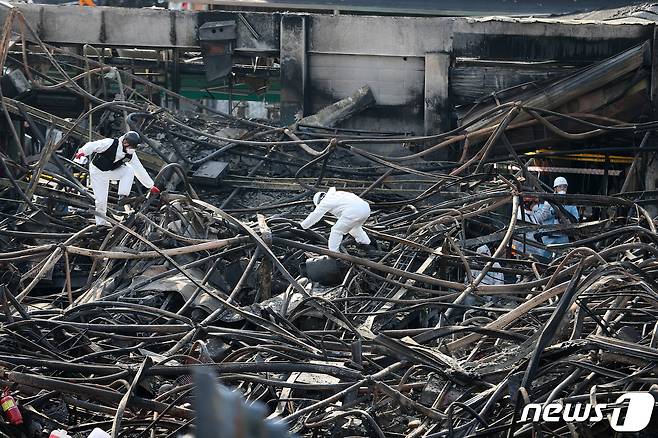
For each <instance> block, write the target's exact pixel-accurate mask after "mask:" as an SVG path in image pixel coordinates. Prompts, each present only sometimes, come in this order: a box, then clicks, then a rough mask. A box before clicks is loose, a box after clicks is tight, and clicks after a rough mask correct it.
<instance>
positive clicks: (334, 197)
mask: <svg viewBox="0 0 658 438" xmlns="http://www.w3.org/2000/svg"><path fill="white" fill-rule="evenodd" d="M313 203H314V204H315V210H313V211H312V212H311V214H309V215H308V217H307V218H306V219H304V221H302V222H301V224H300V225H301V226H302V228H303V229H305V230H306V229H308V228H310V227H312V226H313V225H315V224H316V223H317V222H318V221H319V220H320V219H322V217H323V216H324V215H325V214H326V213H331V214H332V215H333V216H335V217H337V218H338V220H337V221H336V223H335V224H334V226H333V227H331V233H330V234H329V249H330V250H331V251H338V250H339V248H340V243H341V242H342V241H343V236H344V235H345V234H347V233H349V234H350V235H352V237H354V240H356V242H357V243H360V244H362V245H370V238H369V237H368V235H367V234H366V232H365V231H364V230H363V224H364V223H365V222H366V220H368V217H370V205H368V203H367V202H366V201H364V200H363V199H361V198H359V197H358V196H357V195H355V194H354V193H349V192H342V191H338V190H336V188H335V187H332V188H330V189H329V190H328V191H327V192H326V193H325V192H318V193H316V194H315V195H314V196H313Z"/></svg>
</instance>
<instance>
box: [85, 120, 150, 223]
mask: <svg viewBox="0 0 658 438" xmlns="http://www.w3.org/2000/svg"><path fill="white" fill-rule="evenodd" d="M140 142H141V139H140V137H139V134H138V133H137V132H135V131H128V132H127V133H125V134H124V135H122V136H121V137H119V138H104V139H102V140H97V141H90V142H88V143H85V145H84V146H82V147H81V148H80V149H79V150H78V152H77V153H76V154H75V161H76V162H78V163H81V164H84V163H85V162H86V161H87V157H91V162H90V163H89V182H90V184H91V188H92V190H93V192H94V199H95V201H96V211H97V212H99V213H102V214H103V215H105V214H106V213H107V195H108V192H109V187H110V181H118V182H119V197H123V196H128V195H129V194H130V189H131V188H132V185H133V180H134V178H135V177H137V179H138V180H139V182H140V183H142V185H143V186H144V187H146V188H147V189H149V190H150V192H151V193H152V194H158V193H160V189H158V188H157V187H156V186H155V185H154V183H153V179H151V177H150V176H149V174H148V172H146V169H144V166H143V165H142V163H141V161H139V158H138V157H137V154H136V153H135V147H136V146H137V145H138V144H139V143H140ZM96 225H107V221H106V220H105V219H104V218H103V217H101V216H96Z"/></svg>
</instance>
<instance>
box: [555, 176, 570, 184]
mask: <svg viewBox="0 0 658 438" xmlns="http://www.w3.org/2000/svg"><path fill="white" fill-rule="evenodd" d="M568 185H569V183H568V182H567V179H566V178H565V177H563V176H558V177H557V178H555V181H553V187H557V186H568Z"/></svg>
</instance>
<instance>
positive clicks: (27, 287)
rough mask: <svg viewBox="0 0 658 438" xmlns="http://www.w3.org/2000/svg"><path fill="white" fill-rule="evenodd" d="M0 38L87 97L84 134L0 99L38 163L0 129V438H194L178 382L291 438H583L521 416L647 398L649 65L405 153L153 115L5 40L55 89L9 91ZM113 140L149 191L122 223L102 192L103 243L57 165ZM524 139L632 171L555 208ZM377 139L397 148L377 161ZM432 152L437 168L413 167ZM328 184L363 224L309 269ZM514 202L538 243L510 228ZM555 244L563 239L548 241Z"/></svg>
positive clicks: (586, 427)
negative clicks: (597, 145)
mask: <svg viewBox="0 0 658 438" xmlns="http://www.w3.org/2000/svg"><path fill="white" fill-rule="evenodd" d="M8 20H19V21H20V20H21V16H20V14H19V13H18V12H13V13H12V14H10V16H9V18H8ZM3 29H4V35H3V40H2V41H1V42H0V48H2V49H3V50H2V52H1V53H2V54H3V56H2V57H0V59H2V60H5V65H6V66H8V67H12V68H13V71H21V72H22V75H23V76H24V77H25V80H26V81H27V84H28V87H31V88H32V89H33V90H38V89H43V88H44V87H57V88H62V89H65V90H66V91H67V92H68V93H70V94H71V95H72V96H77V97H79V98H83V99H88V100H89V102H91V106H92V109H91V115H92V119H91V120H92V124H91V126H89V125H88V124H87V125H85V123H87V121H88V120H89V115H90V114H88V113H84V114H82V115H80V116H79V117H77V118H76V119H73V120H65V119H63V118H60V117H57V116H55V115H53V114H48V113H45V112H44V111H42V110H39V109H37V108H35V107H33V106H30V105H28V104H26V103H25V102H23V101H21V96H20V94H18V95H15V96H13V97H7V96H5V97H3V98H2V105H3V110H4V117H5V121H6V122H9V121H10V120H11V121H12V122H13V121H20V123H24V124H25V125H24V127H25V128H26V129H28V130H29V131H30V132H31V133H32V136H33V138H36V139H38V141H39V142H40V145H41V148H40V149H39V150H38V151H36V152H37V153H36V154H30V153H27V152H26V150H25V148H24V144H23V142H21V141H20V138H18V137H19V134H18V132H15V131H14V130H13V129H12V128H11V127H12V126H14V124H13V123H12V124H10V123H5V125H4V126H3V133H5V134H6V135H7V136H8V137H7V138H9V141H5V143H4V144H5V145H9V146H7V147H5V148H4V150H3V151H2V170H1V171H0V172H1V175H2V179H0V186H1V187H2V189H1V192H0V198H1V201H0V215H1V216H2V218H1V219H0V248H2V249H1V252H0V299H1V300H2V309H3V312H2V314H1V315H0V321H1V323H2V326H1V327H0V365H1V371H2V375H0V382H1V383H2V384H3V385H4V386H6V387H7V388H8V393H10V394H11V395H12V396H13V397H14V398H15V399H16V400H18V409H19V410H20V412H21V415H22V424H11V421H10V417H9V416H5V417H4V421H3V422H0V432H1V433H2V434H4V435H6V436H29V437H32V436H42V435H43V434H44V433H46V434H47V433H48V432H50V431H51V430H56V429H63V430H66V431H68V433H69V434H70V435H71V436H88V435H89V433H90V432H92V430H94V429H95V428H100V429H102V430H105V431H107V432H109V433H110V434H111V435H112V436H119V435H121V436H131V437H143V436H148V435H150V436H177V435H178V434H184V433H190V434H195V433H199V434H201V433H202V431H207V430H211V431H212V430H213V429H212V424H210V426H209V424H208V423H207V422H210V421H211V420H212V419H211V418H208V415H206V414H205V412H207V411H208V409H207V407H208V406H206V405H203V404H204V402H206V401H207V400H206V399H205V398H204V399H199V397H212V395H208V394H207V393H208V392H209V391H206V390H207V389H208V388H205V387H204V388H199V387H196V386H195V384H194V382H193V380H192V375H193V374H194V373H195V372H199V371H200V370H201V369H204V370H212V372H213V373H214V374H213V375H216V376H217V378H218V380H219V381H220V382H221V383H223V384H224V385H226V386H228V387H231V388H233V389H235V390H236V391H237V392H239V393H240V394H241V395H242V396H244V397H245V398H246V399H247V400H248V402H249V403H251V402H254V401H259V402H260V403H262V405H263V406H264V410H263V411H262V412H261V414H262V415H261V417H262V416H266V417H268V418H269V419H271V420H276V421H279V422H283V424H285V426H286V428H287V429H288V430H289V431H291V432H293V433H295V434H297V435H300V436H355V435H358V436H387V437H398V436H408V437H415V436H427V437H440V436H460V437H465V436H512V435H514V436H532V435H533V434H539V433H544V432H545V433H546V434H552V435H553V436H554V435H557V436H573V435H582V436H605V435H610V434H612V433H613V432H612V430H611V425H610V423H609V422H608V421H607V420H604V421H598V422H589V421H584V422H580V423H579V422H575V423H574V422H565V421H563V420H558V421H557V422H555V423H549V422H546V423H541V424H540V423H532V422H530V421H528V419H527V418H525V419H524V418H523V415H522V412H523V407H524V406H525V405H526V404H528V403H550V402H552V401H559V402H561V403H576V402H586V401H589V400H591V399H594V400H596V401H597V402H598V403H608V404H609V406H610V409H612V403H613V402H614V401H615V400H617V398H618V397H619V396H620V395H621V394H623V393H624V392H626V391H644V392H649V393H651V394H654V395H655V394H656V392H657V387H656V386H655V382H656V375H655V374H656V373H655V363H656V361H658V322H657V318H656V314H657V311H656V308H657V302H656V293H657V292H658V285H657V284H656V275H657V272H658V264H657V259H656V256H657V255H658V249H657V248H656V241H657V239H658V235H657V233H656V220H655V218H654V217H653V216H652V215H651V214H650V213H649V212H648V211H647V208H645V206H647V207H650V206H651V205H650V202H651V201H649V202H647V201H646V198H645V196H646V195H647V194H646V193H639V192H641V191H642V182H641V180H640V179H639V178H638V177H637V176H638V173H639V172H641V168H642V166H644V165H646V159H647V156H645V153H646V152H650V151H655V148H653V147H652V146H651V144H653V143H652V139H651V137H652V136H655V133H653V131H655V130H656V128H657V125H656V122H653V121H643V120H642V119H641V117H640V116H641V113H642V111H643V108H644V107H643V106H642V105H639V104H638V102H639V100H637V99H638V98H637V94H638V93H639V92H638V89H646V87H647V84H646V82H643V81H644V80H645V79H646V68H645V67H646V66H645V65H644V63H643V60H644V59H645V57H646V55H647V54H648V53H649V47H648V44H643V45H641V46H638V47H635V48H632V49H629V50H628V51H625V52H623V53H621V54H619V55H618V56H616V57H614V58H611V59H609V60H607V61H605V62H603V63H599V64H597V65H593V66H590V67H588V68H587V69H584V70H582V71H580V72H578V73H576V74H574V75H572V76H570V77H568V78H566V79H560V80H559V81H553V82H551V83H542V84H539V85H541V87H542V88H541V90H539V91H538V90H537V86H538V84H533V85H532V86H528V87H526V88H522V89H515V90H507V91H505V92H503V93H500V94H498V95H497V96H495V98H492V99H489V100H487V99H483V100H482V102H481V103H480V104H478V105H476V106H475V107H474V108H472V109H471V110H470V111H468V112H466V111H464V113H463V114H462V121H463V123H461V125H460V126H459V127H458V128H455V129H454V130H452V131H449V132H446V133H443V134H437V135H433V136H425V137H412V136H396V135H391V134H373V133H364V132H357V131H355V130H345V129H340V128H336V127H327V126H315V125H312V124H305V123H299V124H297V125H296V126H290V127H280V126H275V125H273V124H270V123H269V122H266V121H262V120H261V121H255V120H246V119H238V118H235V117H232V116H230V115H227V114H222V113H219V112H217V111H213V110H211V109H210V108H205V107H202V106H201V105H198V104H197V107H198V108H197V109H198V111H197V112H191V113H190V112H188V113H183V112H179V111H172V110H169V109H167V108H165V107H162V106H159V105H157V104H156V103H155V102H153V101H151V100H149V99H148V96H149V94H148V93H144V92H143V91H144V90H145V89H148V88H149V87H152V88H155V87H157V86H156V85H155V84H151V83H148V81H144V80H143V79H141V78H138V77H135V76H133V75H131V74H130V73H128V72H127V71H122V70H116V69H115V70H111V69H112V68H113V67H110V66H106V65H103V64H101V63H99V62H98V61H97V60H94V59H84V58H81V57H76V56H77V55H75V56H73V55H71V54H70V53H63V52H62V50H61V49H60V48H57V47H51V46H47V45H45V44H43V43H41V42H40V41H39V40H38V36H37V34H36V33H35V32H33V31H32V29H30V28H29V26H25V29H24V31H25V32H30V33H31V34H30V38H31V39H36V40H37V41H39V44H38V46H39V48H40V49H41V52H39V53H42V54H43V53H46V54H47V55H46V56H47V57H48V58H49V59H50V61H51V62H52V64H53V67H54V68H55V69H56V70H57V71H58V72H59V74H60V75H61V77H58V78H53V77H47V76H42V75H36V74H34V76H31V74H32V73H34V72H32V71H31V69H30V66H29V64H26V63H25V62H26V61H25V60H24V59H23V58H21V57H20V56H19V57H16V56H14V55H16V53H15V52H13V51H11V48H12V46H13V45H14V44H15V43H16V42H17V41H19V40H20V35H18V38H16V34H15V33H12V32H11V29H12V25H11V21H8V22H7V23H5V26H4V28H3ZM35 50H36V49H35ZM8 54H9V55H10V56H4V55H8ZM72 57H73V59H76V60H78V61H85V62H87V63H88V64H89V69H88V70H87V71H86V72H85V73H82V74H81V75H80V76H79V77H78V76H76V77H71V76H70V75H69V74H68V73H67V72H66V71H65V70H64V69H63V68H61V66H62V64H63V63H64V62H65V61H67V60H68V61H70V60H71V58H72ZM57 67H59V68H57ZM110 70H111V71H112V72H113V73H114V74H113V75H111V76H107V77H106V76H105V75H106V74H107V73H108V72H109V71H110ZM16 75H17V74H15V76H16ZM100 75H102V76H103V77H104V78H105V79H107V80H108V81H116V82H119V81H118V79H119V78H120V77H121V78H123V80H122V81H121V82H120V83H121V84H122V85H118V86H120V87H123V89H121V90H120V93H119V94H120V95H123V96H124V98H123V99H122V100H112V99H111V98H108V97H107V96H103V98H101V97H98V96H96V95H95V94H93V93H90V91H91V90H89V89H86V88H85V86H83V85H81V84H82V83H83V82H84V79H85V78H86V77H97V76H100ZM5 76H6V75H5ZM19 76H20V75H19ZM127 79H131V81H134V82H138V80H139V81H141V82H140V83H141V85H140V88H131V86H128V85H126V84H127V83H128V82H130V81H128V80H127ZM3 84H4V82H3ZM583 84H584V85H583ZM115 85H116V84H115ZM142 87H143V88H142ZM602 89H608V90H612V91H611V93H612V95H614V96H613V97H611V94H606V93H602V92H601V90H602ZM3 91H4V86H3ZM161 91H163V92H165V91H164V90H161ZM166 92H167V93H169V95H170V96H172V97H173V98H176V99H183V98H182V96H178V95H175V93H172V92H170V91H166ZM597 92H598V94H597ZM360 93H361V95H365V96H367V90H366V89H365V88H364V89H362V90H360ZM620 102H622V103H624V105H626V106H624V105H622V106H621V107H620V105H619V103H620ZM576 104H582V105H581V106H579V108H580V109H581V111H572V110H570V109H569V108H571V107H573V106H574V105H576ZM627 105H633V108H628V107H627ZM337 108H339V109H341V110H344V105H337ZM584 109H587V111H585V110H584ZM613 114H616V115H617V116H619V117H620V118H619V119H618V118H616V117H614V116H613ZM628 114H632V115H633V116H637V117H638V119H627V118H626V119H625V118H623V117H625V116H627V115H628ZM319 119H321V118H320V117H316V118H315V119H314V120H319ZM307 121H308V119H307ZM124 122H125V124H124ZM126 125H127V126H126ZM46 128H47V132H46ZM127 129H130V130H134V131H136V132H137V133H138V135H139V136H140V138H141V140H142V142H143V144H142V146H141V147H140V148H139V149H138V151H137V152H136V153H137V155H138V156H139V157H140V159H141V162H142V163H143V164H144V166H145V167H146V168H147V169H148V170H149V171H150V173H151V176H152V177H153V180H154V185H155V186H157V187H159V188H160V189H161V190H162V192H161V193H151V194H145V191H144V190H143V189H142V188H141V187H139V185H138V184H134V185H132V186H131V192H130V197H129V199H123V200H122V202H119V199H118V196H117V192H116V188H115V187H114V186H112V188H111V190H110V195H109V200H108V201H109V202H108V209H107V214H106V218H105V219H106V220H107V221H108V222H109V224H110V226H109V227H99V226H96V225H95V224H94V215H95V209H94V198H93V193H91V192H90V190H89V189H88V188H87V184H86V182H87V179H88V167H87V166H81V165H79V164H77V163H75V162H73V161H72V157H73V156H74V154H75V152H76V151H77V150H78V149H79V147H80V146H82V145H83V144H84V143H86V142H87V141H89V140H98V139H101V138H103V137H106V136H107V137H111V138H114V137H118V136H119V135H122V134H124V133H125V132H126V130H127ZM56 131H58V132H59V134H57V133H56ZM14 135H15V136H16V138H14ZM535 135H537V136H541V138H535V137H533V136H535ZM528 138H531V139H532V141H541V144H542V147H544V146H546V147H547V146H549V145H551V144H555V143H557V142H560V141H564V142H568V143H569V144H573V143H574V142H578V141H580V140H583V139H586V138H598V139H600V140H601V141H602V142H605V143H607V144H614V143H615V142H618V141H619V139H624V140H626V141H628V142H632V141H633V140H635V139H637V138H639V139H640V140H641V141H640V142H639V143H638V146H637V147H633V148H629V149H628V150H626V151H622V150H621V148H619V147H618V148H617V149H615V151H617V152H618V153H623V152H625V153H628V152H629V151H630V152H631V153H632V155H633V156H634V159H633V165H632V166H630V168H629V169H624V175H623V178H622V181H621V183H622V184H619V186H620V188H619V190H617V191H615V190H614V187H611V188H610V190H609V192H608V194H604V195H602V194H584V193H578V190H573V189H569V191H568V193H567V194H562V193H554V191H553V187H551V185H552V182H553V181H552V180H551V181H549V180H548V179H547V178H546V177H545V176H544V174H541V176H540V175H539V173H538V170H539V171H540V172H545V170H542V169H544V168H545V167H546V166H545V162H544V161H542V160H543V159H544V158H545V157H550V156H551V153H552V152H551V151H548V152H547V151H543V152H542V151H539V152H537V151H536V149H537V147H536V145H534V146H532V145H529V143H530V141H529V140H528ZM11 141H15V143H14V144H13V146H12V147H10V146H11V144H12V143H11ZM391 143H394V144H399V145H405V147H408V148H409V149H410V150H409V151H407V153H406V155H404V156H396V157H393V156H387V155H384V154H382V153H380V152H379V149H378V148H379V146H378V145H384V144H391ZM428 145H429V146H428ZM453 145H460V148H459V151H458V153H457V154H455V153H454V152H456V151H452V153H451V154H444V155H443V158H444V159H442V160H441V161H435V160H432V159H431V158H434V157H436V153H437V152H440V151H444V150H449V149H450V148H452V147H453ZM558 153H562V154H567V155H568V154H574V153H575V152H573V151H569V150H567V151H562V152H560V150H559V149H558ZM204 166H205V167H204ZM200 169H201V170H203V171H201V170H200ZM533 169H534V170H533ZM581 169H584V170H583V172H584V171H585V170H587V169H586V168H581ZM606 169H607V170H606V172H607V173H606V175H608V174H611V172H612V171H613V170H614V169H612V168H610V167H606ZM547 183H548V184H547ZM331 187H335V188H336V189H338V190H339V191H346V192H351V193H355V194H357V195H359V196H360V197H361V198H363V199H365V200H366V201H367V202H368V204H369V208H370V210H371V214H370V216H369V218H368V220H367V221H365V223H364V224H363V229H364V230H365V233H367V235H368V236H369V240H371V244H370V245H369V247H368V248H367V249H364V248H363V247H361V246H359V245H358V244H357V242H355V240H354V239H353V238H352V237H350V236H346V237H345V238H344V240H343V241H342V244H343V246H342V248H341V251H340V252H336V251H330V250H329V249H328V239H329V237H330V228H331V226H332V225H334V223H335V221H336V219H335V218H332V217H331V216H330V215H325V216H323V218H322V219H321V220H320V221H319V222H317V224H315V225H313V226H311V227H310V228H309V229H303V228H302V227H300V226H299V223H300V222H302V221H303V219H304V218H305V217H306V216H307V215H308V214H309V213H310V212H311V211H312V210H313V208H314V203H313V198H314V195H315V194H316V193H317V192H320V191H327V190H328V189H330V188H331ZM147 188H148V187H147ZM320 202H321V201H319V200H318V203H320ZM533 204H541V205H543V206H545V207H546V208H550V209H552V210H553V211H554V215H555V218H554V219H555V220H554V222H552V223H550V224H546V223H544V222H542V221H532V220H530V219H529V218H528V216H527V215H525V214H524V213H523V212H524V211H525V210H528V211H530V212H533V211H535V210H536V209H535V210H533V209H532V205H533ZM567 206H575V207H577V208H578V212H579V215H578V216H580V218H574V217H573V216H574V215H569V214H568V213H569V210H570V209H567V208H563V207H567ZM345 231H348V230H345ZM555 234H560V235H564V236H567V241H566V242H562V243H556V244H551V245H546V244H545V240H544V239H543V236H550V235H555ZM530 235H532V239H530V238H529V236H530ZM360 243H363V242H360ZM483 246H484V248H483ZM533 249H534V250H540V251H534V250H533ZM492 278H493V279H494V280H491V279H492ZM204 376H205V377H203V378H202V379H205V380H201V381H207V380H208V378H209V377H208V376H209V375H208V374H204ZM200 394H206V395H205V396H203V395H201V396H200ZM199 404H201V405H203V408H202V409H198V408H195V407H198V406H199ZM606 413H607V412H606ZM221 414H225V415H231V414H229V413H224V412H222V413H220V414H218V415H221ZM236 415H237V414H236ZM243 415H247V414H246V413H244V414H243ZM259 415H260V414H259ZM222 418H224V417H222ZM199 422H203V426H202V427H201V426H199ZM14 423H17V422H16V421H14ZM197 426H199V427H197ZM218 427H221V426H218ZM647 427H649V429H647V430H656V428H657V427H658V426H657V425H656V420H655V419H654V420H653V422H652V423H651V424H650V425H648V426H647ZM279 432H280V430H279ZM203 433H206V432H203ZM226 436H227V435H226Z"/></svg>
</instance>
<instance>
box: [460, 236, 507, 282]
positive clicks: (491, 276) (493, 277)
mask: <svg viewBox="0 0 658 438" xmlns="http://www.w3.org/2000/svg"><path fill="white" fill-rule="evenodd" d="M476 252H477V253H478V254H482V255H483V256H487V257H491V250H490V249H489V247H488V246H487V245H481V246H478V248H477V250H476ZM491 269H500V263H498V262H494V264H493V265H491ZM480 272H482V271H479V270H475V269H473V270H472V271H471V275H472V276H473V280H475V279H476V278H478V276H479V275H480ZM464 283H466V284H468V276H466V279H465V280H464ZM503 283H505V275H504V274H503V273H502V272H492V271H491V270H489V271H488V272H487V275H485V276H484V278H483V279H482V281H481V282H480V284H489V285H496V284H503Z"/></svg>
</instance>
